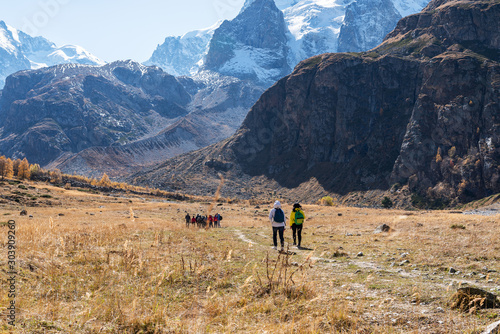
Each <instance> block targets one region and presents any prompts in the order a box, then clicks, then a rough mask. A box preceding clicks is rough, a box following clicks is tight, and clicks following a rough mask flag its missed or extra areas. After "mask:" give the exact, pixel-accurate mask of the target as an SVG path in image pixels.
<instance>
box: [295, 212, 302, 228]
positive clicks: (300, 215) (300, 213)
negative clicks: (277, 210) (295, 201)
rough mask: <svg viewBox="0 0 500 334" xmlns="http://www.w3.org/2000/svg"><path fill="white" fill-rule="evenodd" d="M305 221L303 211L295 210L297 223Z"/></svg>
mask: <svg viewBox="0 0 500 334" xmlns="http://www.w3.org/2000/svg"><path fill="white" fill-rule="evenodd" d="M302 223H304V214H303V213H302V211H295V224H299V225H300V224H302Z"/></svg>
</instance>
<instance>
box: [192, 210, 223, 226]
mask: <svg viewBox="0 0 500 334" xmlns="http://www.w3.org/2000/svg"><path fill="white" fill-rule="evenodd" d="M185 220H186V227H189V226H190V224H191V225H193V227H194V226H197V227H198V228H206V227H207V225H208V227H209V228H212V227H220V221H221V220H222V216H221V215H220V214H218V213H216V214H215V215H213V216H212V215H208V216H202V215H200V214H197V215H196V216H195V215H193V216H192V217H191V215H190V214H189V213H187V212H186V217H185Z"/></svg>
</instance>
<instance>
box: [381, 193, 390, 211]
mask: <svg viewBox="0 0 500 334" xmlns="http://www.w3.org/2000/svg"><path fill="white" fill-rule="evenodd" d="M382 206H383V207H384V208H386V209H389V208H392V206H393V203H392V201H391V199H390V198H389V197H387V196H385V197H384V199H383V200H382Z"/></svg>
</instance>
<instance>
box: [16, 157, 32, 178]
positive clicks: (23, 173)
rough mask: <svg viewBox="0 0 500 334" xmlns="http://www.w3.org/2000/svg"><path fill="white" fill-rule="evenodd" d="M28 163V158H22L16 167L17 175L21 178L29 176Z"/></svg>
mask: <svg viewBox="0 0 500 334" xmlns="http://www.w3.org/2000/svg"><path fill="white" fill-rule="evenodd" d="M30 176H31V175H30V164H29V162H28V159H26V158H24V159H23V160H22V161H21V163H20V164H19V167H18V169H17V177H18V178H19V179H21V180H24V179H29V178H30Z"/></svg>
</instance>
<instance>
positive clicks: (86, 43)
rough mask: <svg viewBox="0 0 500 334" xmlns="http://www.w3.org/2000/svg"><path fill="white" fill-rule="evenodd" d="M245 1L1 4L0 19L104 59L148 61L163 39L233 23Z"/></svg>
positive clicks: (73, 0) (48, 0) (92, 0)
mask: <svg viewBox="0 0 500 334" xmlns="http://www.w3.org/2000/svg"><path fill="white" fill-rule="evenodd" d="M243 3H244V0H164V1H161V0H142V1H137V0H135V1H132V0H115V1H109V0H21V1H3V3H2V10H1V15H0V20H3V21H5V22H6V23H7V24H9V25H11V26H13V27H14V28H17V29H19V30H23V31H25V32H26V33H28V34H30V35H34V36H43V37H45V38H47V39H49V40H51V41H52V42H54V43H56V44H57V45H58V46H62V45H64V44H76V45H80V46H82V47H83V48H85V49H87V50H88V51H89V52H91V53H93V54H94V55H95V56H97V57H99V58H101V59H103V60H105V61H113V60H118V59H133V60H136V61H140V62H143V61H145V60H147V59H148V58H149V57H150V56H151V54H152V53H153V51H154V49H155V48H156V46H157V45H158V44H161V43H163V40H164V39H165V37H167V36H172V35H174V36H177V35H182V34H184V33H186V32H188V31H190V30H195V29H201V28H206V27H209V26H211V25H213V24H214V23H215V22H217V21H218V20H220V19H232V18H234V17H235V16H236V15H237V14H238V12H239V10H240V8H241V7H242V6H243Z"/></svg>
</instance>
